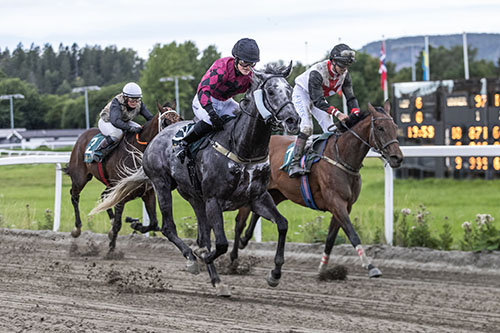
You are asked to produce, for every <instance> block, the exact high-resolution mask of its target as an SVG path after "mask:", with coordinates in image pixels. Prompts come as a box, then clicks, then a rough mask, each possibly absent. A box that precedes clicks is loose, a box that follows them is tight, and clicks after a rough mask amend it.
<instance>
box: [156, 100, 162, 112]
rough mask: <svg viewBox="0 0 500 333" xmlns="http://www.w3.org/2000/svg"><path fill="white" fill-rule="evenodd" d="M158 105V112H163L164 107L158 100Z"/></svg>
mask: <svg viewBox="0 0 500 333" xmlns="http://www.w3.org/2000/svg"><path fill="white" fill-rule="evenodd" d="M156 107H157V108H158V112H160V113H162V112H163V107H162V106H161V104H160V103H158V101H156Z"/></svg>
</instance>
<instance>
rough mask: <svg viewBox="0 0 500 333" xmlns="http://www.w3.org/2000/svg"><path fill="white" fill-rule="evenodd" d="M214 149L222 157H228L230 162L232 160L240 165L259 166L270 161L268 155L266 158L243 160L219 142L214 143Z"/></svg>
mask: <svg viewBox="0 0 500 333" xmlns="http://www.w3.org/2000/svg"><path fill="white" fill-rule="evenodd" d="M212 147H213V148H214V149H215V150H216V151H218V152H219V153H221V154H222V155H224V156H226V157H227V158H229V159H230V160H232V161H234V162H236V163H240V164H259V163H264V162H267V161H268V156H267V155H266V156H264V157H257V158H242V157H239V156H238V155H236V154H235V153H233V152H231V151H230V150H228V149H227V148H225V147H224V146H222V145H221V144H220V143H218V142H217V141H212Z"/></svg>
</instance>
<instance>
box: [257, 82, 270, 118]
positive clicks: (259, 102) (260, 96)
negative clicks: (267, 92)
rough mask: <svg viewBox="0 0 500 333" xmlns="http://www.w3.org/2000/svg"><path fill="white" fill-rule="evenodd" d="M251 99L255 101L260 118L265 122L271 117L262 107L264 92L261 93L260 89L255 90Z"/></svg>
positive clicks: (264, 107)
mask: <svg viewBox="0 0 500 333" xmlns="http://www.w3.org/2000/svg"><path fill="white" fill-rule="evenodd" d="M253 97H254V100H255V105H256V106H257V110H259V113H260V115H261V116H262V118H264V120H266V121H267V120H268V119H269V118H270V117H271V116H272V113H271V112H270V111H269V110H268V109H267V108H266V106H265V105H264V92H263V91H262V89H257V90H255V91H254V92H253Z"/></svg>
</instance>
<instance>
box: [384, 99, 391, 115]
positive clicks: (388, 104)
mask: <svg viewBox="0 0 500 333" xmlns="http://www.w3.org/2000/svg"><path fill="white" fill-rule="evenodd" d="M384 111H385V113H387V114H388V115H389V116H390V115H391V102H390V101H389V99H386V100H385V103H384Z"/></svg>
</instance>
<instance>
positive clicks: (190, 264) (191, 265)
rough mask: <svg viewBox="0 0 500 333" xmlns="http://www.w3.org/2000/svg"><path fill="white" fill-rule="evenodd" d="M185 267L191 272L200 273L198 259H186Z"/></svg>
mask: <svg viewBox="0 0 500 333" xmlns="http://www.w3.org/2000/svg"><path fill="white" fill-rule="evenodd" d="M186 269H187V271H188V272H189V273H191V274H194V275H196V274H200V267H198V261H196V260H194V261H193V260H188V261H187V262H186Z"/></svg>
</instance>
